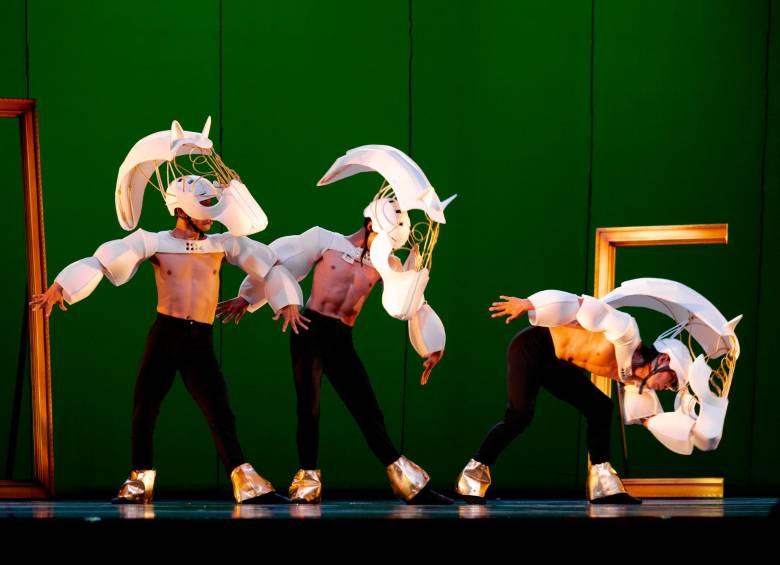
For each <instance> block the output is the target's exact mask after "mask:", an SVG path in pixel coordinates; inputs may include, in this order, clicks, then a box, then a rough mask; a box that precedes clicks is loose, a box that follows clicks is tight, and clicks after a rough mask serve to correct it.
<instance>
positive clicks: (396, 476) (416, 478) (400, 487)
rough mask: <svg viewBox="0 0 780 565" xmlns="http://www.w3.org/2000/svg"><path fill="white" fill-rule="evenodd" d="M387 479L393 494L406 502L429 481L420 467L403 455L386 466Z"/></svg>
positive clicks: (426, 474)
mask: <svg viewBox="0 0 780 565" xmlns="http://www.w3.org/2000/svg"><path fill="white" fill-rule="evenodd" d="M387 478H388V479H390V488H392V489H393V493H394V494H395V495H396V496H397V497H398V498H401V499H403V500H405V501H407V502H409V501H410V500H411V499H412V498H414V496H415V495H416V494H417V493H419V492H420V491H421V490H422V489H423V488H425V485H427V484H428V481H430V480H431V478H430V477H429V476H428V473H426V472H425V471H424V470H423V469H422V467H420V466H419V465H417V464H416V463H414V462H413V461H410V460H409V459H407V458H406V457H405V456H403V455H401V457H399V458H398V459H396V460H395V461H393V462H392V463H390V465H388V466H387Z"/></svg>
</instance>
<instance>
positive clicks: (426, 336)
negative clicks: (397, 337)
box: [409, 303, 447, 357]
mask: <svg viewBox="0 0 780 565" xmlns="http://www.w3.org/2000/svg"><path fill="white" fill-rule="evenodd" d="M446 338H447V336H446V334H445V333H444V324H443V323H442V321H441V319H440V318H439V316H438V315H437V314H436V312H435V311H434V310H433V308H431V307H430V306H429V305H428V304H427V303H426V304H423V305H422V307H421V308H420V309H419V310H418V311H417V313H416V314H415V315H414V316H413V317H412V319H411V320H409V341H410V342H411V343H412V347H414V350H415V351H416V352H417V354H418V355H419V356H420V357H428V355H430V354H431V353H434V352H436V351H442V350H443V349H444V344H445V342H446Z"/></svg>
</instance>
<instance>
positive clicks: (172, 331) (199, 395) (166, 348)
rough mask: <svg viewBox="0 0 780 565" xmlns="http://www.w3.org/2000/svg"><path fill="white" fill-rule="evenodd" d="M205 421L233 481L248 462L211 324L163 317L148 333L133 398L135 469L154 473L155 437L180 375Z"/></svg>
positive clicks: (158, 319) (159, 315)
mask: <svg viewBox="0 0 780 565" xmlns="http://www.w3.org/2000/svg"><path fill="white" fill-rule="evenodd" d="M177 370H178V371H179V372H180V373H181V377H182V380H183V381H184V385H185V386H186V387H187V390H188V391H189V393H190V395H191V396H192V398H194V399H195V402H197V403H198V406H199V407H200V409H201V411H202V412H203V415H204V416H206V421H207V422H208V425H209V428H210V429H211V435H212V436H213V437H214V443H215V444H216V446H217V452H218V453H219V458H220V459H221V460H222V464H223V465H224V466H225V471H227V473H228V475H229V474H230V472H231V471H232V470H233V469H234V468H236V467H237V466H238V465H241V464H242V463H244V462H245V460H244V454H243V453H242V451H241V446H240V445H239V443H238V435H237V433H236V421H235V417H234V416H233V412H232V411H231V410H230V404H229V403H228V395H227V386H226V385H225V379H224V378H223V377H222V372H221V371H220V370H219V365H218V364H217V359H216V357H215V356H214V344H213V334H212V327H211V324H203V323H200V322H193V321H190V320H182V319H181V318H174V317H172V316H166V315H164V314H158V315H157V320H155V322H154V324H153V325H152V328H151V330H149V337H148V339H147V341H146V349H145V350H144V356H143V360H142V361H141V368H140V370H139V371H138V380H137V381H136V383H135V395H134V398H133V462H132V464H133V469H152V468H153V467H152V435H153V434H154V424H155V421H156V420H157V415H158V414H159V412H160V404H162V401H163V398H165V395H166V394H168V391H169V390H170V388H171V385H172V384H173V379H174V378H175V377H176V371H177Z"/></svg>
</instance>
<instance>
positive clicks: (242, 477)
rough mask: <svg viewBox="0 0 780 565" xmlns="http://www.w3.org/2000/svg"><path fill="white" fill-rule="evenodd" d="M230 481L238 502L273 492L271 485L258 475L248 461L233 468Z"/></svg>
mask: <svg viewBox="0 0 780 565" xmlns="http://www.w3.org/2000/svg"><path fill="white" fill-rule="evenodd" d="M230 481H231V482H232V483H233V496H234V497H235V498H236V502H238V503H239V504H241V503H242V502H244V501H245V500H249V499H250V498H256V497H258V496H263V495H264V494H268V493H271V492H274V487H273V485H272V484H271V483H270V482H269V481H267V480H266V479H264V478H263V477H261V476H260V475H258V474H257V471H255V470H254V468H253V467H252V465H250V464H249V463H243V464H241V465H239V466H238V467H236V468H235V469H233V472H232V473H230Z"/></svg>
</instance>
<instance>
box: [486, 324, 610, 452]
mask: <svg viewBox="0 0 780 565" xmlns="http://www.w3.org/2000/svg"><path fill="white" fill-rule="evenodd" d="M506 380H507V388H508V396H509V400H508V402H507V409H506V412H505V414H504V419H503V420H501V421H500V422H498V423H497V424H496V425H495V426H494V427H493V429H491V430H490V431H489V432H488V435H487V437H486V438H485V440H484V441H483V442H482V446H481V447H480V448H479V450H478V451H477V452H476V454H474V459H476V460H477V461H479V462H480V463H484V464H485V465H493V464H494V463H495V462H496V459H497V458H498V456H499V455H500V454H501V452H502V451H503V450H504V449H505V448H506V446H507V445H509V443H510V442H511V441H512V440H513V439H515V438H516V437H517V436H518V435H519V434H520V433H521V432H522V431H523V430H525V429H526V428H527V427H528V425H529V424H530V423H531V420H532V419H533V417H534V408H535V406H536V397H537V395H538V394H539V387H540V386H541V387H544V388H546V389H547V390H548V391H549V392H550V393H552V394H553V396H556V397H557V398H560V399H561V400H563V401H565V402H568V403H569V404H571V405H572V406H574V407H575V408H577V410H579V411H580V412H581V413H582V415H583V416H585V418H586V420H587V425H588V431H587V442H588V453H589V454H590V459H591V462H592V463H593V464H594V465H595V464H598V463H603V462H605V461H609V457H610V445H609V443H610V422H611V419H612V400H611V399H610V398H609V397H608V396H606V395H605V394H604V393H602V392H601V391H600V390H599V389H598V388H596V386H595V385H594V384H593V383H592V382H590V379H589V378H588V377H587V375H586V374H585V371H583V370H582V369H580V368H579V367H576V366H574V365H571V364H569V363H566V362H564V361H561V360H560V359H558V358H557V357H556V356H555V347H554V346H553V341H552V336H551V335H550V330H549V329H547V328H541V327H536V326H531V327H528V328H525V329H523V330H522V331H521V332H520V333H518V334H517V335H516V336H515V337H514V339H512V342H511V343H510V344H509V349H508V351H507V374H506Z"/></svg>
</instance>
